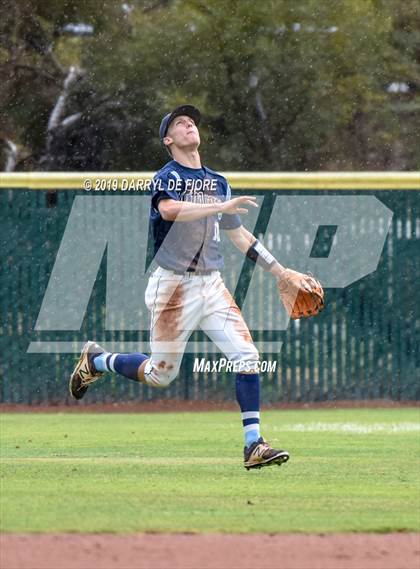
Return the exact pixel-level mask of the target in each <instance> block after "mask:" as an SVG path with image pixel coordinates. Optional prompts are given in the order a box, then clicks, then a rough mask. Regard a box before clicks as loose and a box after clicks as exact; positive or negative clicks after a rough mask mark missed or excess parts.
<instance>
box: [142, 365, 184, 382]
mask: <svg viewBox="0 0 420 569" xmlns="http://www.w3.org/2000/svg"><path fill="white" fill-rule="evenodd" d="M178 371H179V366H178V367H177V366H175V365H174V364H171V363H166V362H158V363H157V364H149V365H147V366H146V367H145V370H144V379H145V381H146V383H147V384H148V385H151V386H152V387H159V388H165V387H168V385H170V384H171V383H172V382H173V380H174V379H175V378H176V376H177V375H178Z"/></svg>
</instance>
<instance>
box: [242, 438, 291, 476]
mask: <svg viewBox="0 0 420 569" xmlns="http://www.w3.org/2000/svg"><path fill="white" fill-rule="evenodd" d="M288 460H289V453H288V452H287V451H285V450H276V449H274V448H271V447H270V445H269V444H268V443H267V442H266V441H265V440H264V439H263V438H262V437H260V438H259V439H258V441H256V442H255V443H252V445H250V446H249V447H245V448H244V467H245V468H246V469H247V470H249V469H250V468H262V467H263V466H269V465H270V464H278V465H279V466H280V465H281V464H283V462H287V461H288Z"/></svg>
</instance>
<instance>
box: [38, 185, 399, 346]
mask: <svg viewBox="0 0 420 569" xmlns="http://www.w3.org/2000/svg"><path fill="white" fill-rule="evenodd" d="M257 201H258V203H259V205H260V206H261V205H262V203H263V198H262V197H261V196H258V197H257ZM251 209H252V211H250V212H249V215H248V216H246V217H244V218H243V222H244V225H245V226H246V228H247V229H248V230H249V231H250V232H251V233H254V230H255V227H256V225H257V221H258V216H259V215H263V216H265V217H264V219H268V223H266V224H265V233H264V234H263V235H261V234H259V235H257V237H259V238H260V239H261V238H263V239H264V243H265V245H266V246H267V247H268V248H269V249H271V251H272V253H273V254H274V255H275V256H276V258H277V259H278V261H279V262H280V263H281V264H282V265H284V266H286V267H291V268H293V269H295V270H297V271H301V272H308V271H311V272H312V273H313V274H314V275H316V277H317V278H318V279H319V280H320V281H321V283H322V285H323V286H324V288H343V287H347V286H348V285H350V284H351V283H353V282H355V281H357V280H359V279H361V278H363V277H365V276H366V275H368V274H370V273H372V272H374V271H375V270H376V268H377V266H378V263H379V260H380V257H381V253H382V249H383V246H384V243H385V240H386V237H387V234H388V231H389V227H390V224H391V221H392V215H393V214H392V211H391V210H389V209H388V208H387V207H386V206H385V205H384V204H382V203H381V202H380V201H379V200H378V199H377V198H376V197H374V196H370V195H369V196H365V195H344V196H342V195H340V196H339V195H302V196H295V195H292V196H290V195H280V196H276V198H275V201H274V205H273V207H272V210H271V212H270V211H267V208H266V207H263V208H261V207H260V209H259V210H256V209H254V208H251ZM149 211H150V197H149V196H146V195H135V196H131V195H123V196H122V195H101V196H93V195H87V196H77V197H75V199H74V202H73V205H72V209H71V212H70V215H69V218H68V221H67V225H66V228H65V231H64V234H63V237H62V240H61V243H60V247H59V250H58V253H57V257H56V260H55V264H54V267H53V269H52V272H51V275H50V278H49V282H48V286H47V289H46V291H45V294H44V297H43V301H42V304H41V307H40V310H39V314H38V318H37V320H36V324H35V332H36V333H37V334H38V336H39V337H40V338H41V339H40V340H37V341H32V342H31V343H30V345H29V348H28V352H30V353H66V352H78V351H79V349H80V346H81V345H82V343H83V341H82V339H81V341H80V343H79V344H78V343H75V342H66V341H61V340H60V339H59V338H60V335H59V333H60V332H68V331H73V332H80V331H81V327H82V323H83V320H84V318H85V315H86V311H87V307H88V304H89V299H90V297H91V294H92V291H93V288H94V285H95V280H96V278H97V275H98V271H99V268H100V265H101V263H102V260H103V257H104V255H105V253H106V302H105V306H104V307H103V314H104V330H114V331H115V330H119V331H143V330H148V329H149V315H148V311H147V309H146V307H145V303H144V296H145V290H146V287H147V283H148V278H149V274H148V273H147V272H146V270H145V267H146V261H147V243H148V233H149V227H148V225H149V223H148V220H149ZM175 227H176V224H173V226H172V228H171V230H170V231H169V233H168V235H167V237H166V240H168V243H171V239H172V240H173V239H174V235H175ZM322 228H330V229H331V236H332V237H331V242H330V244H329V247H328V251H327V253H325V251H324V253H323V254H322V255H321V256H315V254H314V251H313V249H314V244H315V242H316V239H317V235H318V234H319V231H320V230H321V229H322ZM222 233H223V232H222ZM222 237H223V236H222ZM200 246H201V242H198V241H195V240H194V236H191V247H190V250H189V254H190V255H191V260H192V259H193V258H194V256H195V254H196V253H197V251H198V248H199V247H200ZM219 246H220V249H221V252H222V254H223V255H224V258H225V266H226V278H225V282H226V285H227V286H228V288H229V289H230V290H231V291H234V290H235V287H236V284H237V279H238V277H239V275H240V274H241V269H242V266H243V263H244V262H245V257H244V256H243V255H242V254H241V253H240V252H239V251H238V250H237V249H235V248H234V246H233V245H232V244H231V242H230V241H229V240H228V239H222V242H221V243H220V245H219ZM272 278H273V277H272V276H271V275H269V274H267V273H265V272H264V271H262V270H261V269H259V268H256V269H255V270H254V271H253V273H252V276H251V279H250V281H249V284H248V287H247V292H246V296H245V298H244V299H243V303H242V307H241V310H242V314H243V316H244V318H245V321H246V322H247V324H248V327H249V328H250V330H264V331H284V330H286V329H287V327H288V324H289V317H288V315H287V313H286V312H285V310H284V309H283V306H282V304H281V302H280V299H279V298H278V296H276V295H273V297H272V298H270V299H269V301H268V300H267V299H266V298H261V291H262V290H263V284H264V282H265V279H272ZM235 279H236V280H235ZM47 332H48V338H49V340H48V341H43V340H42V334H43V333H47ZM51 332H57V340H55V341H51ZM95 339H96V340H97V341H99V342H100V341H101V340H102V338H99V337H98V338H95ZM143 344H144V345H142V342H140V343H138V342H133V346H132V348H133V351H139V350H140V351H142V350H143V351H145V352H147V351H148V350H149V347H148V344H147V343H146V342H143ZM264 347H266V346H264V345H261V346H258V343H257V348H261V350H262V351H264ZM280 347H281V342H272V345H271V350H272V351H273V352H274V351H278V350H279V349H280ZM209 348H210V350H213V351H218V349H217V348H216V347H215V346H213V347H211V346H210V345H208V344H207V342H206V343H202V345H201V343H198V342H194V343H191V345H190V344H188V345H187V347H186V350H185V351H186V352H190V353H193V352H195V353H198V352H203V353H204V352H205V353H208V352H209V351H210V350H209ZM109 349H115V351H118V349H119V348H118V342H117V343H114V344H113V346H109ZM124 349H125V350H127V349H131V346H130V345H129V343H127V342H125V343H124Z"/></svg>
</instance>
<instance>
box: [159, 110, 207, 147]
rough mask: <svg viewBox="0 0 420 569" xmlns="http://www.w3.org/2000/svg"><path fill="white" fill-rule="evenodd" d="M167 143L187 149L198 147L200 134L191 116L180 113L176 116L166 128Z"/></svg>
mask: <svg viewBox="0 0 420 569" xmlns="http://www.w3.org/2000/svg"><path fill="white" fill-rule="evenodd" d="M166 139H168V140H167V141H166V142H167V144H174V145H175V146H177V147H178V148H183V149H185V150H187V149H188V148H198V146H199V145H200V134H199V132H198V128H197V127H196V125H195V122H194V121H193V119H192V118H191V117H187V116H186V115H181V116H179V117H176V118H175V119H174V120H173V121H172V122H171V124H170V125H169V128H168V133H167V136H166Z"/></svg>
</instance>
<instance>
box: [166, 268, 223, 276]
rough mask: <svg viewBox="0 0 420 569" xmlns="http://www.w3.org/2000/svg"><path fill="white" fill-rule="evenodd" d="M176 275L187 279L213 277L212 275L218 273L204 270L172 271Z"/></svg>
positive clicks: (212, 270) (215, 270)
mask: <svg viewBox="0 0 420 569" xmlns="http://www.w3.org/2000/svg"><path fill="white" fill-rule="evenodd" d="M172 272H173V273H174V275H184V276H186V277H194V276H197V277H200V276H204V275H211V274H212V273H216V272H217V269H203V270H198V271H191V270H190V271H188V270H186V271H172Z"/></svg>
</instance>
